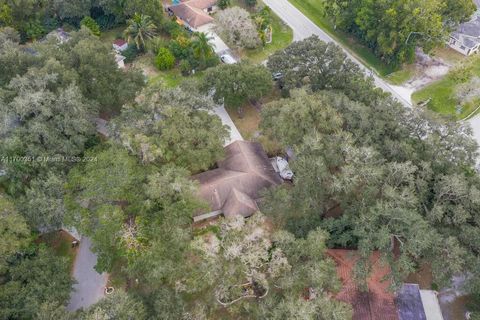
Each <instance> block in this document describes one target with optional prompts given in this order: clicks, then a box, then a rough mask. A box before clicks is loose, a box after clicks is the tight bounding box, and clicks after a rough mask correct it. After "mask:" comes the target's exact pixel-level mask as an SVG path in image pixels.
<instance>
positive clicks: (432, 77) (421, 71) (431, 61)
mask: <svg viewBox="0 0 480 320" xmlns="http://www.w3.org/2000/svg"><path fill="white" fill-rule="evenodd" d="M453 66H454V63H452V61H451V60H450V61H448V60H446V59H445V58H444V57H442V56H440V55H439V56H433V57H432V56H429V55H427V54H425V53H423V52H422V51H421V50H417V51H416V62H415V75H414V76H413V78H411V79H410V80H408V81H407V82H406V83H405V84H404V87H406V88H408V89H413V90H414V91H417V90H419V89H421V88H423V87H425V86H426V85H428V84H430V83H432V82H434V81H437V80H440V79H441V78H443V77H444V76H445V75H447V73H448V71H449V70H450V69H451V68H452V67H453Z"/></svg>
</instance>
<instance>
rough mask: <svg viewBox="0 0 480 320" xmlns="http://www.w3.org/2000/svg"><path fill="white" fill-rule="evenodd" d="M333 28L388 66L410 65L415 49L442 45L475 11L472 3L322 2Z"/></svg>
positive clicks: (401, 0) (407, 0)
mask: <svg viewBox="0 0 480 320" xmlns="http://www.w3.org/2000/svg"><path fill="white" fill-rule="evenodd" d="M323 6H324V7H325V14H326V15H328V16H329V17H331V19H332V22H333V23H334V25H335V27H338V28H340V29H342V30H343V31H346V32H349V33H351V34H353V35H354V36H356V37H357V38H358V39H359V40H360V41H361V42H363V43H364V44H365V45H367V46H368V47H369V48H371V49H372V50H373V51H374V52H375V54H376V55H378V56H379V57H381V58H382V59H383V60H384V61H385V62H387V63H388V64H392V65H394V66H400V65H401V64H402V63H404V62H412V61H413V59H414V53H415V47H421V48H423V49H424V50H425V51H429V50H430V49H432V48H433V47H434V46H436V45H440V44H443V42H444V41H445V38H446V37H447V36H448V33H450V32H451V31H452V30H453V28H455V27H456V26H457V25H458V23H460V22H463V21H465V20H468V19H469V18H470V16H471V15H472V14H473V12H474V11H475V4H474V2H473V1H472V0H462V1H451V0H446V1H445V0H425V1H415V0H395V1H369V0H354V1H349V2H345V1H342V0H335V1H323Z"/></svg>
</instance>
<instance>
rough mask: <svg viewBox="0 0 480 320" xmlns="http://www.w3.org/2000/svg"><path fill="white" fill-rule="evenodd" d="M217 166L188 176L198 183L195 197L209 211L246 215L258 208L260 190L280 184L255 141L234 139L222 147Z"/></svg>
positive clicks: (278, 177) (260, 147)
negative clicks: (208, 208)
mask: <svg viewBox="0 0 480 320" xmlns="http://www.w3.org/2000/svg"><path fill="white" fill-rule="evenodd" d="M225 153H226V158H225V159H224V160H222V161H219V163H218V168H217V169H214V170H210V171H207V172H203V173H200V174H198V175H195V176H193V177H192V178H193V179H195V180H197V181H199V182H200V189H199V196H200V197H201V198H203V199H204V200H206V201H207V202H208V203H209V204H210V207H211V209H212V210H213V211H217V210H221V211H223V213H224V215H226V216H231V215H235V214H240V215H242V216H245V217H248V216H250V215H252V214H253V213H254V212H255V211H257V210H258V207H257V205H256V203H255V201H256V200H257V199H258V198H259V197H260V192H261V190H263V189H265V188H269V187H271V186H274V185H278V184H280V183H282V179H281V178H280V176H279V175H278V174H277V173H276V172H275V171H274V169H273V167H272V165H271V164H270V162H269V161H268V157H267V155H266V153H265V151H264V150H263V148H262V146H261V145H260V144H259V143H255V142H247V141H236V142H234V143H232V144H230V145H228V146H227V147H225Z"/></svg>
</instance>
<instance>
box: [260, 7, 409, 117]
mask: <svg viewBox="0 0 480 320" xmlns="http://www.w3.org/2000/svg"><path fill="white" fill-rule="evenodd" d="M263 2H265V4H267V5H268V6H269V7H270V8H271V9H272V10H273V12H275V13H276V14H277V15H278V16H279V17H280V18H281V19H282V20H283V21H284V22H285V23H286V24H288V25H289V26H290V28H292V30H293V40H295V41H299V40H302V39H305V38H308V37H310V36H311V35H317V36H318V37H319V38H320V39H321V40H323V41H325V42H333V43H336V44H337V45H339V46H340V47H342V48H343V46H342V45H341V44H339V43H338V42H337V41H335V40H334V39H333V38H332V37H330V36H329V35H328V34H327V33H325V31H323V30H322V29H320V28H319V27H318V26H317V25H316V24H315V23H313V22H312V21H311V20H310V19H308V18H307V17H306V16H305V15H304V14H303V13H302V12H300V10H298V9H297V8H295V6H293V5H292V4H291V3H290V2H288V0H264V1H263ZM343 49H344V48H343ZM344 51H345V53H346V54H347V56H348V57H349V58H350V59H351V60H352V61H354V62H355V63H356V64H358V65H359V66H360V68H361V69H363V70H364V71H365V72H366V74H368V75H371V76H372V77H373V79H374V80H375V85H376V86H377V87H378V88H381V89H382V90H383V91H385V92H390V93H391V94H392V96H393V97H395V98H396V99H397V100H398V101H400V102H401V103H402V104H403V105H404V106H405V107H409V108H410V107H412V104H411V103H410V101H408V100H406V99H405V98H404V97H402V95H401V94H399V93H398V92H396V91H395V90H394V88H392V87H391V86H390V85H389V84H388V83H386V82H385V81H384V80H383V79H381V78H380V77H378V76H377V75H376V74H375V72H373V71H372V70H371V69H369V68H368V67H366V66H365V65H364V64H363V63H362V62H360V60H358V59H357V58H355V57H354V56H352V55H351V54H350V53H349V52H348V51H346V50H345V49H344Z"/></svg>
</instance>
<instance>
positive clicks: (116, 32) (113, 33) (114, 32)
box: [100, 25, 127, 45]
mask: <svg viewBox="0 0 480 320" xmlns="http://www.w3.org/2000/svg"><path fill="white" fill-rule="evenodd" d="M126 27H127V26H126V25H122V26H119V27H115V28H113V29H109V30H105V31H102V32H101V33H100V40H102V42H103V43H110V44H111V45H112V44H113V41H115V40H116V39H123V31H125V28H126Z"/></svg>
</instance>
